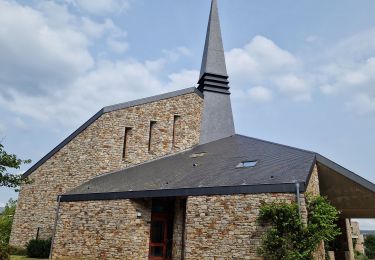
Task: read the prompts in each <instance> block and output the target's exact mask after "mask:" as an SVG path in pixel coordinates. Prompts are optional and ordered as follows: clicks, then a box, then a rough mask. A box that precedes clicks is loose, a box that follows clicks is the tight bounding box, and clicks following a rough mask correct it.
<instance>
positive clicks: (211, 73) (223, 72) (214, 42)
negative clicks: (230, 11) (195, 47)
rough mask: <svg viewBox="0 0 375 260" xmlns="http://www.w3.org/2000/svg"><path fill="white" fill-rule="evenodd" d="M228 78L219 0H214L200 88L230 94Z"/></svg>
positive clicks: (200, 77)
mask: <svg viewBox="0 0 375 260" xmlns="http://www.w3.org/2000/svg"><path fill="white" fill-rule="evenodd" d="M227 79H228V75H227V68H226V65H225V56H224V47H223V40H222V38H221V29H220V20H219V12H218V7H217V0H212V3H211V12H210V18H209V20H208V27H207V34H206V43H205V46H204V52H203V58H202V66H201V72H200V76H199V82H198V84H199V87H198V89H199V90H201V91H213V92H219V93H224V94H230V92H229V90H228V89H229V86H228V83H229V82H228V80H227Z"/></svg>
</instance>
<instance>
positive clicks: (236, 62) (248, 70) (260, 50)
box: [226, 36, 299, 82]
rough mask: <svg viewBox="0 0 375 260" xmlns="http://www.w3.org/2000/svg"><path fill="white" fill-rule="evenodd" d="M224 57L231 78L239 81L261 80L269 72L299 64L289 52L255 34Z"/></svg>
mask: <svg viewBox="0 0 375 260" xmlns="http://www.w3.org/2000/svg"><path fill="white" fill-rule="evenodd" d="M226 59H227V65H228V70H229V74H230V75H231V77H232V79H235V80H236V81H240V82H241V81H242V82H243V81H248V80H251V81H257V82H261V81H262V80H264V79H266V78H267V77H268V76H269V75H270V74H274V73H277V72H279V71H280V70H284V69H285V68H289V69H293V68H295V67H296V66H297V65H298V64H299V62H298V59H297V58H296V57H294V56H293V55H292V54H291V53H289V52H288V51H286V50H283V49H281V48H280V47H278V46H277V45H276V44H275V43H274V42H273V41H271V40H269V39H267V38H265V37H263V36H255V37H254V38H253V39H252V40H251V41H250V42H249V43H248V44H247V45H245V46H244V47H243V48H235V49H232V50H230V51H229V52H228V53H227V54H226Z"/></svg>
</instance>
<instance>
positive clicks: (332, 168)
mask: <svg viewBox="0 0 375 260" xmlns="http://www.w3.org/2000/svg"><path fill="white" fill-rule="evenodd" d="M317 166H318V173H319V188H320V193H321V195H323V196H326V197H327V198H328V199H329V201H330V202H331V203H332V204H333V205H334V206H335V207H336V208H337V209H338V210H339V211H340V212H341V214H340V219H339V221H338V225H339V227H340V228H341V230H342V231H343V233H342V235H341V236H340V237H338V238H337V239H336V241H334V242H333V243H332V244H330V245H329V248H330V250H332V251H333V252H334V257H335V259H350V260H352V259H353V260H354V250H353V243H352V231H351V225H350V219H352V218H375V185H374V184H373V183H371V182H369V181H367V180H366V179H364V178H362V177H360V176H358V175H356V174H354V173H353V172H351V171H349V170H347V169H345V168H344V167H342V166H340V165H338V164H336V163H334V162H332V161H330V160H329V159H327V158H325V157H323V156H321V155H317Z"/></svg>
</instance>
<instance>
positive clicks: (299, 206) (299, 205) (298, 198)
mask: <svg viewBox="0 0 375 260" xmlns="http://www.w3.org/2000/svg"><path fill="white" fill-rule="evenodd" d="M296 196H297V206H298V215H299V217H300V218H301V199H300V194H299V182H296Z"/></svg>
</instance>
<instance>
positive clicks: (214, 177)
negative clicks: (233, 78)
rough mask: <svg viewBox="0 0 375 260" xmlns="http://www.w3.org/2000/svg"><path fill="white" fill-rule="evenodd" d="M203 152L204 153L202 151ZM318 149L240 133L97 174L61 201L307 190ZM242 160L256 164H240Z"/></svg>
mask: <svg viewBox="0 0 375 260" xmlns="http://www.w3.org/2000/svg"><path fill="white" fill-rule="evenodd" d="M202 153H204V154H203V156H200V155H202ZM315 156H316V154H315V153H313V152H310V151H305V150H301V149H297V148H293V147H289V146H284V145H280V144H275V143H271V142H267V141H263V140H259V139H255V138H251V137H246V136H242V135H234V136H231V137H227V138H223V139H220V140H218V141H214V142H211V143H207V144H204V145H199V146H196V147H194V148H192V149H191V150H188V151H185V152H181V153H178V154H175V155H171V156H166V157H164V158H161V159H158V160H154V161H151V162H147V163H143V164H140V165H137V166H133V167H130V168H126V169H124V170H121V171H118V172H112V173H109V174H105V175H102V176H98V177H96V178H94V179H92V180H90V181H88V182H86V183H84V184H83V185H81V186H79V187H77V188H75V189H73V190H71V191H70V192H68V193H67V194H65V195H64V196H63V197H62V200H66V201H69V200H87V199H110V198H129V197H155V196H182V195H201V194H228V193H229V194H230V193H256V192H294V191H295V189H296V188H295V183H296V182H298V183H301V186H302V187H301V189H302V190H304V188H305V186H304V185H305V183H307V182H308V179H309V176H310V173H311V170H312V167H313V165H314V163H315ZM243 161H257V164H256V166H255V167H249V168H237V167H236V166H237V165H238V164H239V163H241V162H243Z"/></svg>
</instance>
